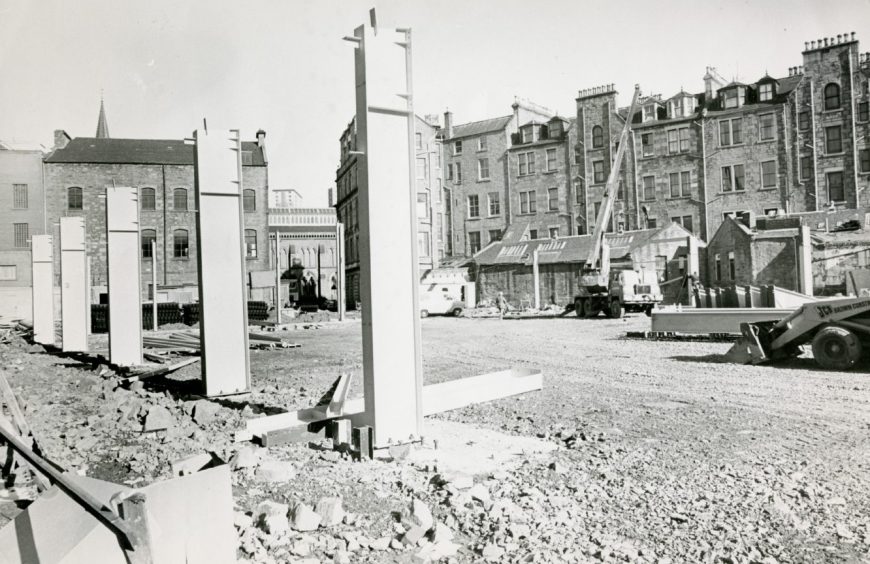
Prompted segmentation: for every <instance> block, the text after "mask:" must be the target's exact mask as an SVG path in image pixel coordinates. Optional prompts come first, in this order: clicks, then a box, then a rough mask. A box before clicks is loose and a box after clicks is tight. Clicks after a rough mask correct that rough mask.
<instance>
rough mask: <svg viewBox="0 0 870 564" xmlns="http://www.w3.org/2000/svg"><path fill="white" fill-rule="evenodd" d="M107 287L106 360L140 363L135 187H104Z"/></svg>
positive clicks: (137, 225)
mask: <svg viewBox="0 0 870 564" xmlns="http://www.w3.org/2000/svg"><path fill="white" fill-rule="evenodd" d="M106 228H107V233H106V240H107V247H108V248H107V252H106V255H107V266H108V271H109V272H108V284H109V357H110V359H111V361H112V362H113V363H114V364H117V365H119V366H134V365H137V364H142V305H141V301H140V300H141V297H142V290H141V288H140V285H141V283H142V277H141V266H140V260H139V253H140V245H139V195H138V193H137V192H136V189H135V188H130V187H110V188H106Z"/></svg>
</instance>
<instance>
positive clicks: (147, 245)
mask: <svg viewBox="0 0 870 564" xmlns="http://www.w3.org/2000/svg"><path fill="white" fill-rule="evenodd" d="M139 240H140V241H141V242H142V258H143V259H152V258H154V254H153V253H152V252H151V243H152V242H154V241H156V240H157V231H156V230H154V229H143V230H142V236H141V237H140V238H139Z"/></svg>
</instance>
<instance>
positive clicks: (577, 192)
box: [574, 178, 584, 204]
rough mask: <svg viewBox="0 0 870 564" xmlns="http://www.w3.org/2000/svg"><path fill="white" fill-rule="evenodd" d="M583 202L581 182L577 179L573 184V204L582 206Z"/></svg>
mask: <svg viewBox="0 0 870 564" xmlns="http://www.w3.org/2000/svg"><path fill="white" fill-rule="evenodd" d="M583 201H584V198H583V181H582V180H580V179H579V178H578V179H577V181H576V182H574V202H575V203H577V204H582V203H583Z"/></svg>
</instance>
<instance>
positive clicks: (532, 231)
mask: <svg viewBox="0 0 870 564" xmlns="http://www.w3.org/2000/svg"><path fill="white" fill-rule="evenodd" d="M537 238H538V230H537V229H529V239H532V240H534V239H537Z"/></svg>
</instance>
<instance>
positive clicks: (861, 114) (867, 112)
mask: <svg viewBox="0 0 870 564" xmlns="http://www.w3.org/2000/svg"><path fill="white" fill-rule="evenodd" d="M868 106H870V103H868V102H858V121H868V120H870V109H868Z"/></svg>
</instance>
